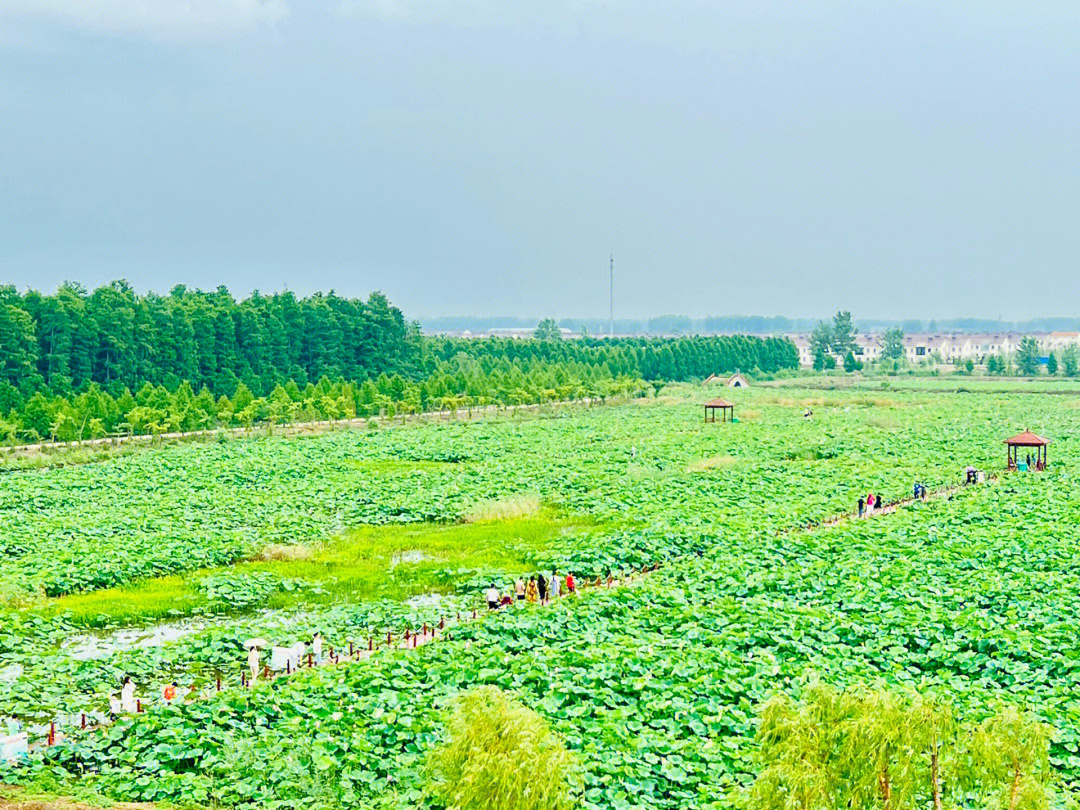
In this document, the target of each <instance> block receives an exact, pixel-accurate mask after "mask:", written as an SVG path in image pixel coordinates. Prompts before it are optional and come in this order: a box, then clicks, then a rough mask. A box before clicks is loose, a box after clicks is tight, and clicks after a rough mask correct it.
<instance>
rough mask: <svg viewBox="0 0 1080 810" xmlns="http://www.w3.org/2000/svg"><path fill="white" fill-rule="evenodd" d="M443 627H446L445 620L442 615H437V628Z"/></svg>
mask: <svg viewBox="0 0 1080 810" xmlns="http://www.w3.org/2000/svg"><path fill="white" fill-rule="evenodd" d="M444 627H446V621H445V620H444V619H443V617H442V616H440V617H439V629H440V630H442V629H443V628H444Z"/></svg>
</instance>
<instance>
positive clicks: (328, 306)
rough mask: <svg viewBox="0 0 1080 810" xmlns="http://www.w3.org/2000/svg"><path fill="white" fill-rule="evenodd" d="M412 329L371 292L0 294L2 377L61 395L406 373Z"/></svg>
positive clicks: (75, 289) (262, 388)
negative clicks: (363, 295) (241, 296)
mask: <svg viewBox="0 0 1080 810" xmlns="http://www.w3.org/2000/svg"><path fill="white" fill-rule="evenodd" d="M418 351H419V333H418V330H416V329H415V327H412V326H410V325H408V324H407V323H406V322H405V319H404V317H403V316H402V314H401V311H400V310H398V309H397V308H396V307H393V306H391V305H390V303H389V302H388V301H387V300H386V298H385V297H384V296H383V295H381V294H380V293H373V294H372V295H371V296H370V297H369V298H368V299H367V300H366V301H362V300H359V299H348V298H341V297H340V296H337V295H335V294H334V293H332V292H331V293H329V294H327V295H323V294H321V293H319V294H316V295H312V296H308V297H307V298H297V297H296V296H295V295H293V294H292V293H290V292H283V293H277V294H274V295H269V296H267V295H261V294H260V293H258V292H255V293H253V294H252V295H251V296H250V297H248V298H247V299H245V300H243V301H237V300H236V299H234V298H233V297H232V296H231V295H230V294H229V291H228V290H226V289H225V288H224V287H219V288H218V289H217V290H216V291H214V292H202V291H197V290H188V289H186V288H185V287H183V286H177V287H174V288H173V289H172V291H171V292H170V293H169V294H168V295H165V296H162V295H157V294H155V293H149V294H147V295H137V294H136V293H135V291H134V290H133V289H132V288H131V286H130V285H129V284H127V283H126V282H123V281H116V282H113V283H112V284H108V285H106V286H103V287H99V288H98V289H96V290H94V291H93V292H92V293H91V292H88V291H87V290H85V289H84V288H82V287H81V286H79V285H77V284H70V283H69V284H64V285H62V286H61V287H60V288H59V289H58V290H57V291H56V293H55V294H53V295H44V294H42V293H39V292H36V291H33V290H31V291H29V292H27V293H26V294H24V295H20V294H19V293H18V292H17V291H16V290H15V288H14V287H12V286H5V287H0V381H3V382H6V383H8V384H9V385H12V386H14V387H16V388H18V389H19V390H21V391H23V392H24V393H26V392H30V393H32V392H34V391H38V390H42V389H48V390H49V391H51V392H53V393H58V394H69V393H72V392H76V391H82V390H85V389H86V387H87V386H88V385H89V384H90V383H94V382H96V383H97V384H98V385H100V386H102V387H103V388H106V389H108V390H110V391H111V392H112V393H113V394H118V393H119V391H120V390H122V389H123V388H125V387H126V388H130V389H131V390H136V389H138V388H140V387H141V386H142V385H143V384H145V383H150V384H152V385H164V386H165V387H167V388H169V389H170V390H174V389H175V388H176V387H177V386H178V385H179V384H180V383H181V381H184V380H186V381H188V382H190V383H191V385H192V386H194V387H195V388H200V389H201V388H203V387H208V388H210V389H211V390H212V391H214V392H215V393H218V394H224V393H230V392H232V391H233V390H234V389H235V388H236V385H237V383H238V382H240V381H243V382H244V383H245V384H246V385H247V386H248V387H249V388H251V389H252V390H254V391H257V392H260V393H266V392H268V391H270V390H272V389H273V387H274V386H275V385H277V384H278V383H285V382H288V381H289V380H293V381H295V382H297V383H298V384H299V385H301V386H303V385H305V384H306V383H307V382H308V381H309V380H312V381H315V380H318V379H319V378H321V377H324V376H326V377H330V378H331V379H333V378H336V377H344V378H345V379H350V380H363V379H367V378H369V377H377V376H378V375H379V374H383V373H387V374H395V373H400V374H411V373H413V372H415V366H414V363H415V359H416V357H417V355H418Z"/></svg>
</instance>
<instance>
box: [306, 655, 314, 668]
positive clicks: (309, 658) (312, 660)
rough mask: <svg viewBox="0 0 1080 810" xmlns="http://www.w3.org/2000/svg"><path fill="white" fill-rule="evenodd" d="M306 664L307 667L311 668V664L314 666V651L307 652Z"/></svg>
mask: <svg viewBox="0 0 1080 810" xmlns="http://www.w3.org/2000/svg"><path fill="white" fill-rule="evenodd" d="M307 665H308V669H311V668H312V667H313V666H315V653H308V654H307Z"/></svg>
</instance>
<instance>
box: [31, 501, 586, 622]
mask: <svg viewBox="0 0 1080 810" xmlns="http://www.w3.org/2000/svg"><path fill="white" fill-rule="evenodd" d="M591 525H592V524H590V523H589V522H588V521H586V520H585V519H582V518H573V519H571V518H566V517H562V516H558V515H556V514H554V513H550V512H540V513H539V514H536V515H530V516H527V517H521V518H516V519H511V520H496V521H486V522H476V523H465V524H450V525H446V524H409V525H390V526H364V527H361V528H357V529H352V530H349V531H347V532H345V533H344V534H342V535H339V536H337V537H334V538H332V539H330V540H328V541H326V542H325V543H322V544H320V545H318V546H315V547H311V548H307V549H304V548H301V549H299V551H301V552H303V551H306V552H307V553H308V556H307V557H306V558H303V559H259V560H250V561H248V562H243V563H238V564H236V565H232V566H227V567H221V568H205V569H201V570H197V571H193V572H191V573H189V574H184V575H178V576H167V577H158V578H156V579H148V580H143V581H140V582H138V583H135V584H133V585H130V586H126V587H121V588H108V589H104V590H99V591H92V592H89V593H81V594H74V595H71V596H63V597H58V598H55V599H49V600H47V601H44V602H42V603H40V604H38V605H37V606H36V610H37V611H38V612H40V613H41V614H42V615H45V616H47V617H51V616H57V615H60V614H65V613H66V614H68V615H69V616H70V618H71V620H72V621H74V622H76V623H78V624H83V625H87V626H94V627H104V626H111V625H116V624H135V623H139V622H145V621H153V620H159V619H165V618H178V617H184V616H191V615H196V614H199V613H203V612H207V611H209V609H210V605H209V603H208V601H207V599H206V597H205V595H204V594H203V592H202V591H201V590H200V589H199V587H198V583H199V581H200V580H201V579H202V578H203V577H206V576H208V575H210V574H215V573H219V572H222V571H228V572H231V573H233V574H237V573H238V574H243V573H255V572H270V573H273V574H275V575H277V576H280V577H282V578H285V579H293V580H302V581H304V582H308V583H313V584H316V585H318V590H317V591H314V592H313V591H312V590H309V589H304V590H297V591H288V592H282V593H277V594H274V595H272V596H271V597H269V598H268V599H267V600H265V601H263V602H261V603H260V604H259V607H260V608H284V607H290V606H302V605H312V604H326V603H331V602H340V601H346V600H350V601H361V600H368V599H407V598H409V597H410V596H415V595H417V594H423V593H432V592H440V593H443V592H449V591H451V590H453V588H454V583H455V581H458V580H460V578H461V575H460V573H459V572H460V570H461V569H466V570H469V569H483V570H501V571H505V572H507V573H509V574H513V575H516V574H517V573H519V572H523V571H526V570H528V569H529V567H530V563H531V560H532V559H533V558H534V555H535V554H536V553H537V552H539V551H542V550H543V549H544V548H545V547H546V546H547V544H548V543H549V542H550V541H551V540H553V539H554V538H556V537H558V536H559V535H561V534H563V533H565V532H569V531H580V530H585V529H588V528H590V527H591ZM276 548H277V549H278V550H279V551H280V552H282V553H287V552H288V550H289V549H290V548H291V547H288V546H286V547H276ZM221 612H234V613H235V612H242V611H240V610H234V611H228V610H223V611H221Z"/></svg>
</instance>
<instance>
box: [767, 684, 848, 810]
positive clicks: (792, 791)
mask: <svg viewBox="0 0 1080 810" xmlns="http://www.w3.org/2000/svg"><path fill="white" fill-rule="evenodd" d="M846 710H847V709H846V706H845V700H844V696H843V695H842V693H840V692H837V691H836V690H835V689H833V688H831V687H829V686H826V685H824V684H815V685H813V686H811V687H809V689H808V690H807V691H806V694H805V696H804V700H803V702H802V703H801V704H797V703H795V702H794V701H793V700H792V699H791V698H790V697H788V696H787V695H783V694H781V695H776V696H775V697H773V698H771V699H770V700H769V701H767V702H766V703H765V705H764V706H763V707H762V709H761V725H760V726H758V733H757V740H758V743H759V744H760V749H759V759H760V761H761V764H762V765H763V769H762V771H761V774H760V775H759V776H758V778H757V781H755V783H754V787H753V791H752V804H753V806H755V807H760V808H769V810H832V808H837V807H841V806H842V801H841V785H842V779H841V773H840V771H839V768H838V760H837V749H838V747H839V745H840V740H839V737H838V730H839V728H840V725H841V722H842V721H843V720H844V719H845V713H846Z"/></svg>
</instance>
